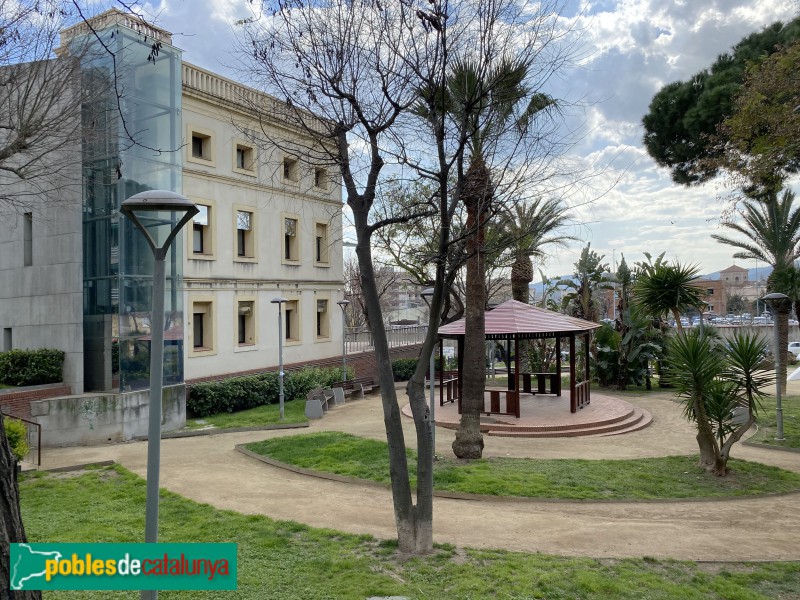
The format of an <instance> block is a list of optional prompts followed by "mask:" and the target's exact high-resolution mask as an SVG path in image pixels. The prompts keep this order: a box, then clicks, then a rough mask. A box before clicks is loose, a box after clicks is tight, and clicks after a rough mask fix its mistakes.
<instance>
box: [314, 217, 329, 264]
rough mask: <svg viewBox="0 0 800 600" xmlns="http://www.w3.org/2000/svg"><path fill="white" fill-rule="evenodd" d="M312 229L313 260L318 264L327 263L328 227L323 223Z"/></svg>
mask: <svg viewBox="0 0 800 600" xmlns="http://www.w3.org/2000/svg"><path fill="white" fill-rule="evenodd" d="M314 229H315V232H314V260H315V261H316V262H318V263H327V262H328V226H327V225H326V224H325V223H317V224H316V225H315V226H314Z"/></svg>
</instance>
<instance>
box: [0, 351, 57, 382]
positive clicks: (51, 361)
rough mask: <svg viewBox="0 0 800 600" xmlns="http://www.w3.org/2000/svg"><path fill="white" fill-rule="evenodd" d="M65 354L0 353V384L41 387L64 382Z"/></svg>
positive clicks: (34, 352)
mask: <svg viewBox="0 0 800 600" xmlns="http://www.w3.org/2000/svg"><path fill="white" fill-rule="evenodd" d="M63 371H64V352H62V351H61V350H52V349H49V348H41V349H38V350H9V351H8V352H3V353H0V383H5V384H7V385H41V384H44V383H58V382H59V381H63V379H64V376H63Z"/></svg>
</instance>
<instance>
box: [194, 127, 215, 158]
mask: <svg viewBox="0 0 800 600" xmlns="http://www.w3.org/2000/svg"><path fill="white" fill-rule="evenodd" d="M192 158H200V159H202V160H211V136H210V135H205V134H202V133H198V132H193V133H192Z"/></svg>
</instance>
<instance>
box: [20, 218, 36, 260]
mask: <svg viewBox="0 0 800 600" xmlns="http://www.w3.org/2000/svg"><path fill="white" fill-rule="evenodd" d="M22 230H23V233H22V237H23V257H22V260H23V263H22V264H23V265H24V266H26V267H30V266H32V265H33V213H25V214H24V215H22Z"/></svg>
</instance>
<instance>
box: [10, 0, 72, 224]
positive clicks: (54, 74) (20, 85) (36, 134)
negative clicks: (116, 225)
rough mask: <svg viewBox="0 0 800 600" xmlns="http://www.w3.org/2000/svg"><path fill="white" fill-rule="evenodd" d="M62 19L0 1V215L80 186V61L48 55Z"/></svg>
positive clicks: (35, 207) (46, 6)
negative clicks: (78, 154) (0, 36)
mask: <svg viewBox="0 0 800 600" xmlns="http://www.w3.org/2000/svg"><path fill="white" fill-rule="evenodd" d="M67 18H68V13H67V12H66V11H65V10H64V9H63V7H62V6H61V3H55V2H45V3H42V5H38V4H30V3H17V2H10V1H8V0H3V1H2V2H0V31H2V34H0V35H2V40H1V41H2V44H0V210H2V211H3V212H7V211H14V212H16V213H20V214H21V213H28V212H40V211H41V210H42V208H43V207H44V206H46V205H47V204H49V203H53V202H58V201H59V200H61V199H62V198H63V197H64V196H66V195H69V194H70V193H71V192H72V191H74V190H75V189H80V185H81V179H80V175H81V173H80V169H79V168H77V167H76V165H79V164H80V161H79V156H77V157H76V155H75V153H76V152H79V147H80V146H79V144H80V140H81V133H82V123H81V102H82V97H81V91H80V90H81V80H80V63H79V61H78V60H77V59H76V58H75V57H74V56H62V57H59V58H55V57H54V49H55V48H56V42H57V39H58V30H59V29H60V27H61V25H63V24H64V22H65V19H67ZM70 188H71V189H70Z"/></svg>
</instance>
